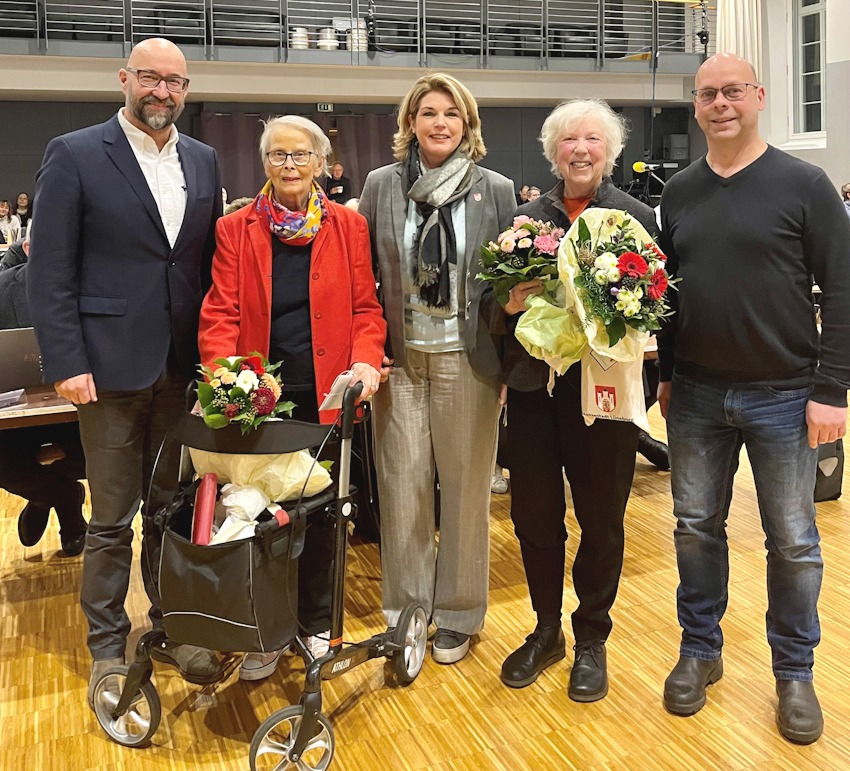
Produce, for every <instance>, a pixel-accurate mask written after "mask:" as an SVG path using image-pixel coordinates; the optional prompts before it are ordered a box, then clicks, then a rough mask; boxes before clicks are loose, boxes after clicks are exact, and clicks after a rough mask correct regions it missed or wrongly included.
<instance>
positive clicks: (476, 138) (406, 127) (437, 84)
mask: <svg viewBox="0 0 850 771" xmlns="http://www.w3.org/2000/svg"><path fill="white" fill-rule="evenodd" d="M431 91H440V92H442V93H444V94H446V95H447V96H449V97H451V98H452V99H453V100H454V103H455V104H456V105H457V108H458V111H459V112H460V117H461V119H462V120H463V137H462V138H461V140H460V146H459V147H460V151H461V152H462V153H463V154H464V155H466V156H467V157H468V158H469V159H470V160H471V161H473V162H475V163H477V162H478V161H480V160H481V159H482V158H483V157H484V156H485V155H487V148H486V147H485V146H484V139H483V137H482V136H481V118H480V117H479V115H478V102H476V101H475V97H474V96H473V95H472V93H471V92H470V90H469V89H468V88H467V87H466V86H465V85H463V83H461V82H460V81H459V80H458V79H457V78H454V77H452V76H451V75H447V74H446V73H444V72H431V73H428V74H427V75H423V76H422V77H421V78H419V80H417V81H416V82H415V83H414V84H413V85H412V86H411V88H410V91H408V92H407V95H406V96H405V97H404V99H402V100H401V104H400V105H399V108H398V131H397V132H396V133H395V136H393V156H394V157H395V159H396V160H398V161H404V160H406V159H407V156H408V154H409V153H410V146H411V145H412V144H413V141H414V140H415V139H416V132H415V131H414V130H413V126H412V125H411V123H410V118H412V117H414V116H415V115H416V111H417V110H418V109H419V102H421V101H422V97H423V96H425V94H428V93H430V92H431Z"/></svg>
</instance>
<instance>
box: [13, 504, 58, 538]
mask: <svg viewBox="0 0 850 771" xmlns="http://www.w3.org/2000/svg"><path fill="white" fill-rule="evenodd" d="M49 517H50V509H43V508H41V506H36V505H35V504H34V503H28V504H27V505H26V506H24V509H23V511H22V512H21V513H20V514H19V515H18V538H20V539H21V543H22V544H23V545H24V546H35V545H36V544H37V543H38V542H39V541H40V540H41V536H43V535H44V531H45V530H46V529H47V520H48V518H49Z"/></svg>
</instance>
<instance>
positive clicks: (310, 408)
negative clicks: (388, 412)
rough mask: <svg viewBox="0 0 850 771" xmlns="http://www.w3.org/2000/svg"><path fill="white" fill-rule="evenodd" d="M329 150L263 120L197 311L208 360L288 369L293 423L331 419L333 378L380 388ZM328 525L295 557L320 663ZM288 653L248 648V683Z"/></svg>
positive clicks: (284, 124) (312, 532)
mask: <svg viewBox="0 0 850 771" xmlns="http://www.w3.org/2000/svg"><path fill="white" fill-rule="evenodd" d="M330 151H331V144H330V141H329V140H328V138H327V137H326V136H325V134H324V133H323V132H322V130H321V129H320V128H319V127H318V126H317V125H316V124H315V123H313V121H311V120H307V119H306V118H302V117H300V116H297V115H286V116H282V117H279V118H274V119H272V120H270V121H269V122H268V123H266V127H265V131H263V135H262V137H261V139H260V158H261V160H262V162H263V168H264V169H265V172H266V176H267V177H268V182H267V183H266V184H265V186H264V187H263V189H262V190H261V191H260V192H259V194H258V195H257V197H256V198H254V200H253V201H252V202H251V203H250V205H248V206H245V207H243V208H242V209H239V210H238V211H235V212H233V213H232V214H228V215H227V216H226V217H222V218H221V219H220V220H219V221H218V224H217V225H216V233H215V237H216V250H215V256H214V257H213V266H212V279H213V281H212V287H211V288H210V290H209V292H208V293H207V296H206V298H205V299H204V302H203V305H202V306H201V320H200V332H199V341H198V347H199V349H200V353H201V361H202V362H203V363H204V364H212V363H213V362H214V360H215V359H216V358H218V357H220V356H233V355H237V356H247V355H248V354H250V353H252V352H254V351H257V352H258V353H261V354H262V355H263V356H265V357H267V358H268V359H269V360H270V361H272V362H278V361H281V362H283V363H282V364H281V367H280V369H279V370H278V374H279V375H280V376H281V380H282V382H283V394H282V396H281V398H282V399H283V400H291V401H293V402H295V404H296V407H295V409H294V410H293V413H292V417H294V418H296V419H298V420H304V421H308V422H311V423H319V422H321V423H333V422H334V421H335V420H336V418H337V415H338V411H322V412H321V413H320V412H319V404H321V402H322V401H323V400H324V397H325V395H326V394H327V393H328V392H329V391H330V390H331V386H332V385H333V382H334V380H335V378H336V377H337V375H339V374H340V373H342V372H343V371H346V370H351V372H352V377H351V383H352V385H353V384H354V383H357V382H362V383H363V398H366V397H368V396H371V395H372V394H374V393H375V391H377V390H378V385H379V383H380V372H379V368H380V366H381V360H382V359H383V355H384V339H385V337H386V329H387V325H386V322H385V321H384V318H383V315H382V314H381V306H380V305H379V304H378V299H377V297H376V295H375V277H374V274H373V273H372V255H371V251H370V248H369V231H368V229H367V227H366V221H365V220H364V219H363V217H361V216H360V215H359V214H357V213H356V212H353V211H351V209H346V208H345V207H344V206H341V205H339V204H336V203H333V202H332V201H329V200H328V198H327V196H326V195H325V192H324V190H323V189H322V188H321V187H320V186H319V184H318V182H317V181H316V179H317V178H318V177H319V176H321V175H322V174H323V173H326V172H327V157H328V155H330ZM332 557H333V530H332V528H330V527H327V526H325V525H324V523H316V524H315V526H312V525H311V527H309V528H307V535H306V540H305V543H304V551H303V553H302V555H301V558H300V559H299V561H298V619H299V622H300V623H301V625H302V626H303V627H304V628H305V629H306V632H307V635H309V636H308V637H307V640H306V641H305V642H306V644H307V647H308V648H309V650H310V651H311V653H313V655H314V656H316V657H318V656H322V655H324V654H325V653H326V652H327V650H328V636H329V631H328V630H329V628H330V625H331V624H330V622H331V617H330V609H331V561H332ZM282 653H283V651H271V652H269V653H249V654H247V655H246V656H245V659H244V661H243V662H242V666H241V668H240V670H239V676H240V678H241V679H243V680H259V679H261V678H264V677H267V676H268V675H270V674H271V673H272V672H274V670H275V667H277V664H278V660H279V659H280V656H281V654H282Z"/></svg>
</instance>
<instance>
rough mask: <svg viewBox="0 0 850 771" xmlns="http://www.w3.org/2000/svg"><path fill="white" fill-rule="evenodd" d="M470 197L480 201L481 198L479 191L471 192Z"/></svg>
mask: <svg viewBox="0 0 850 771" xmlns="http://www.w3.org/2000/svg"><path fill="white" fill-rule="evenodd" d="M472 197H473V198H474V199H475V200H476V201H480V200H481V193H473V194H472Z"/></svg>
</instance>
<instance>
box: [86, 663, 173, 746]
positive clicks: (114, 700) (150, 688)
mask: <svg viewBox="0 0 850 771" xmlns="http://www.w3.org/2000/svg"><path fill="white" fill-rule="evenodd" d="M129 670H130V667H129V666H127V665H122V666H118V667H112V669H108V670H107V671H106V672H104V673H103V675H102V676H101V678H100V680H98V681H97V684H96V685H95V687H94V697H93V702H94V714H95V715H96V716H97V722H98V723H100V727H101V728H102V729H103V730H104V731H106V733H107V735H108V736H109V738H110V739H112V741H114V742H117V743H118V744H121V745H123V746H124V747H145V746H147V745H148V744H150V740H151V737H152V736H153V735H154V733H156V729H157V728H158V727H159V721H160V718H161V717H162V707H161V705H160V701H159V694H157V692H156V688H155V687H154V685H153V683H151V682H150V681H148V682H146V683H144V684H143V685H142V686H140V688H139V690H138V692H137V693H136V695H135V697H134V698H133V700H132V701H131V702H130V706H129V708H128V709H127V711H126V712H125V713H124V714H123V715H120V716H118V717H117V718H113V717H112V714H111V713H112V710H113V709H114V708H115V706H116V705H117V704H118V701H119V699H120V698H121V693H122V692H123V690H124V684H125V683H126V682H127V672H128V671H129Z"/></svg>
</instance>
